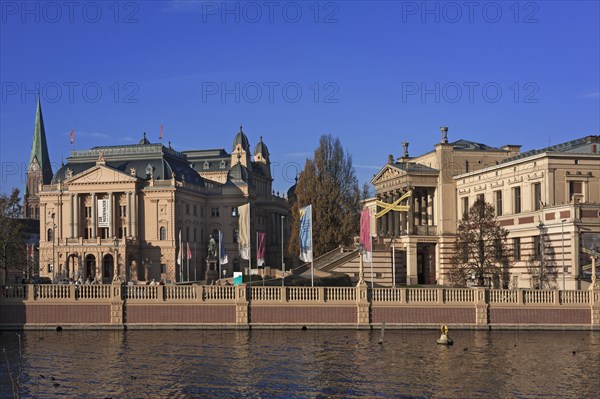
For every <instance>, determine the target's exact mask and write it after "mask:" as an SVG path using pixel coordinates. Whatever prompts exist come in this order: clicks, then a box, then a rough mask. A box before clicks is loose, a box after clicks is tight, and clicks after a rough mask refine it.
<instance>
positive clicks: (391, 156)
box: [388, 154, 394, 165]
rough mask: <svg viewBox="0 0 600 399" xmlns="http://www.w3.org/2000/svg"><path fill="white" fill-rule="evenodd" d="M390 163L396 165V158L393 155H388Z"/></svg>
mask: <svg viewBox="0 0 600 399" xmlns="http://www.w3.org/2000/svg"><path fill="white" fill-rule="evenodd" d="M388 163H389V164H390V165H391V164H393V163H394V156H393V155H392V154H390V155H388Z"/></svg>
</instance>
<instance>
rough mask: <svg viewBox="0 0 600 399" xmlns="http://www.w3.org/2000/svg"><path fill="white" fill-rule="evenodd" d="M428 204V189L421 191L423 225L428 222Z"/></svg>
mask: <svg viewBox="0 0 600 399" xmlns="http://www.w3.org/2000/svg"><path fill="white" fill-rule="evenodd" d="M427 206H428V204H427V191H421V226H426V225H427V224H428V220H427Z"/></svg>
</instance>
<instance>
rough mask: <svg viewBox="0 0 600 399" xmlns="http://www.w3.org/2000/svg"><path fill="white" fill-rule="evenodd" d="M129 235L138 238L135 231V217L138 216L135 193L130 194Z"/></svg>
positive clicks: (136, 230)
mask: <svg viewBox="0 0 600 399" xmlns="http://www.w3.org/2000/svg"><path fill="white" fill-rule="evenodd" d="M131 205H132V206H131V208H132V209H131V210H132V213H131V235H132V236H133V237H137V236H138V229H137V216H138V203H137V195H136V192H135V191H134V192H132V193H131Z"/></svg>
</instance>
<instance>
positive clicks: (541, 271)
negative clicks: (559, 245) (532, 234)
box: [538, 222, 564, 290]
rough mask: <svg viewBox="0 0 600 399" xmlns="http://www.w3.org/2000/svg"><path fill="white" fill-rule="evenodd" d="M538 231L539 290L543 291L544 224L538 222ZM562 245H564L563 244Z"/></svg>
mask: <svg viewBox="0 0 600 399" xmlns="http://www.w3.org/2000/svg"><path fill="white" fill-rule="evenodd" d="M538 229H540V248H539V250H540V290H543V289H544V243H543V236H542V235H543V232H544V224H543V223H541V222H540V224H538ZM563 245H564V244H563Z"/></svg>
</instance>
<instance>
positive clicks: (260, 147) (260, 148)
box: [254, 136, 270, 158]
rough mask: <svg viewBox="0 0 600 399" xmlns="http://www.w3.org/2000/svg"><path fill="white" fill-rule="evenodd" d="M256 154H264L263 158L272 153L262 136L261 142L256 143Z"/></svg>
mask: <svg viewBox="0 0 600 399" xmlns="http://www.w3.org/2000/svg"><path fill="white" fill-rule="evenodd" d="M256 154H262V156H263V158H265V157H267V156H269V155H270V154H269V149H268V148H267V145H266V144H265V143H263V141H262V136H260V140H259V142H258V143H257V144H256V147H254V155H256Z"/></svg>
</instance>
